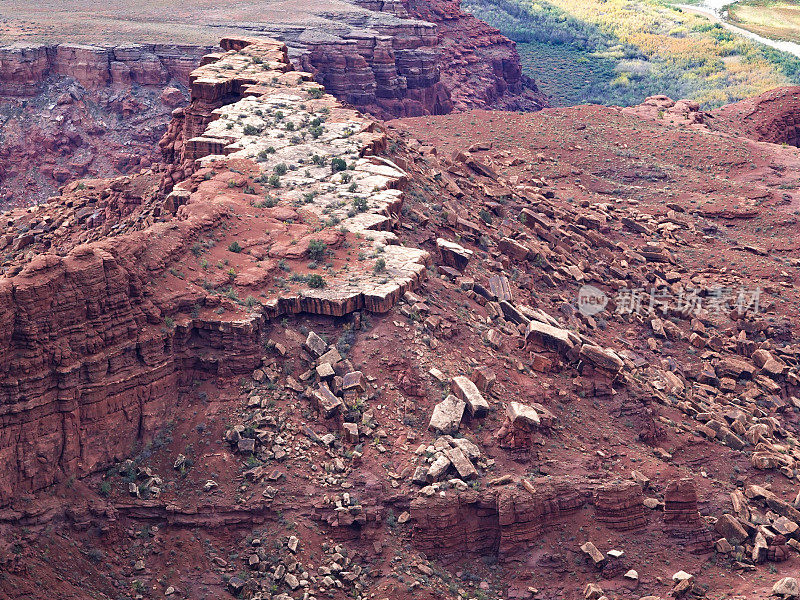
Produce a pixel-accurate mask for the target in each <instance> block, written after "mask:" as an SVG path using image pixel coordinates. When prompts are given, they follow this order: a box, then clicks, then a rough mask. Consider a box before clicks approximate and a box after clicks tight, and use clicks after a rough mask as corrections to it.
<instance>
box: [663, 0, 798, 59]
mask: <svg viewBox="0 0 800 600" xmlns="http://www.w3.org/2000/svg"><path fill="white" fill-rule="evenodd" d="M733 4H736V3H735V2H730V1H727V2H723V1H717V2H706V3H705V4H702V5H699V4H676V5H675V6H676V7H677V8H680V9H681V10H684V11H687V12H691V13H694V14H699V15H703V16H705V17H708V18H709V19H711V20H712V21H714V22H716V23H719V24H720V25H722V26H723V27H725V28H726V29H728V30H729V31H732V32H734V33H736V34H738V35H741V36H744V37H746V38H749V39H751V40H753V41H755V42H758V43H760V44H764V45H765V46H769V47H771V48H775V49H776V50H780V51H781V52H788V53H789V54H792V55H794V56H797V57H800V44H798V43H795V42H791V41H786V40H782V39H772V38H770V37H766V36H765V35H760V34H759V33H756V32H755V31H751V30H750V29H745V28H744V27H740V26H739V25H736V24H734V23H733V22H731V19H730V17H727V18H726V11H725V7H726V6H728V7H730V6H731V5H733ZM740 8H741V7H737V10H739V9H740ZM799 8H800V7H799ZM730 10H731V9H730V8H729V9H728V11H727V14H729V13H730ZM798 15H799V16H800V12H799V13H798Z"/></svg>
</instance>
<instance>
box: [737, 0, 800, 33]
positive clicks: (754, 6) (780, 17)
mask: <svg viewBox="0 0 800 600" xmlns="http://www.w3.org/2000/svg"><path fill="white" fill-rule="evenodd" d="M727 19H728V21H729V22H730V23H731V24H733V25H736V26H738V27H742V28H743V29H747V30H748V31H752V32H753V33H756V34H758V35H761V36H763V37H765V38H768V39H771V40H778V41H784V42H794V43H798V42H800V3H798V2H795V1H791V0H788V1H787V0H746V1H744V2H738V3H736V4H732V5H731V6H730V7H729V8H728V15H727Z"/></svg>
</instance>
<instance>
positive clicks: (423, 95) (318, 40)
mask: <svg viewBox="0 0 800 600" xmlns="http://www.w3.org/2000/svg"><path fill="white" fill-rule="evenodd" d="M354 4H355V5H356V7H358V8H354V9H353V10H351V11H348V12H342V13H331V14H324V15H320V16H322V17H323V18H325V19H326V20H327V22H322V23H319V22H317V23H314V25H313V28H312V27H309V26H308V25H306V24H303V23H297V24H290V25H287V24H281V25H275V24H257V25H252V26H250V27H249V29H252V30H255V31H262V32H265V33H268V34H269V35H272V36H275V37H277V38H279V39H282V40H284V41H285V42H286V43H287V44H288V46H289V53H290V58H291V60H292V62H293V63H294V64H295V65H296V66H297V67H298V68H302V69H303V70H306V71H309V72H311V73H313V74H314V75H315V77H316V79H317V80H318V81H319V82H320V83H322V84H324V85H325V86H326V88H327V89H328V91H330V92H331V93H332V94H334V95H335V96H336V97H337V98H340V99H342V100H344V101H346V102H348V103H350V104H353V105H355V106H358V107H359V108H361V109H362V110H365V111H368V112H371V113H373V114H376V115H378V116H381V117H384V118H390V117H407V116H420V115H440V114H446V113H449V112H451V111H452V110H454V109H455V110H464V109H468V108H486V107H490V106H491V107H495V108H505V109H512V110H539V109H541V108H542V107H544V106H546V105H547V102H546V99H545V97H544V96H543V95H542V94H540V93H539V91H538V89H537V88H536V85H535V84H534V83H533V81H531V80H529V79H527V78H525V77H524V76H523V75H522V71H521V67H520V62H519V55H518V54H517V51H516V47H515V44H514V42H512V41H511V40H509V39H508V38H506V37H504V36H503V35H501V34H500V32H499V31H498V30H497V29H495V28H493V27H491V26H489V25H487V24H486V23H484V22H482V21H480V20H478V19H476V18H475V17H473V16H472V15H469V14H466V13H464V12H463V11H462V10H461V8H460V3H459V2H458V1H452V0H437V1H436V2H416V1H415V0H407V1H405V2H400V1H396V2H374V1H372V0H356V1H355V2H354Z"/></svg>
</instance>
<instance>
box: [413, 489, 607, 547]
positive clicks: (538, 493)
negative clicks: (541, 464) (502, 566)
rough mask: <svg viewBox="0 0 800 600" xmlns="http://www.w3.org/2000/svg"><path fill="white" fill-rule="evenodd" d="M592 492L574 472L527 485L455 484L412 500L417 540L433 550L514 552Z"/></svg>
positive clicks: (528, 543) (555, 522) (414, 539)
mask: <svg viewBox="0 0 800 600" xmlns="http://www.w3.org/2000/svg"><path fill="white" fill-rule="evenodd" d="M590 497H591V496H590V493H589V492H588V491H587V490H586V489H585V487H584V486H582V485H581V484H580V483H579V482H576V481H574V480H572V479H570V478H540V479H536V480H534V481H532V482H529V485H528V486H526V487H519V486H516V485H507V486H502V487H499V488H495V489H487V490H484V491H476V490H464V491H457V490H451V491H448V492H446V493H445V494H444V495H440V494H434V495H432V496H430V497H428V496H425V495H421V496H418V497H416V498H414V500H412V501H411V511H410V512H411V518H412V519H413V521H414V527H413V531H412V540H413V542H414V546H415V547H416V548H418V549H419V550H421V551H423V552H425V553H426V554H428V555H429V556H435V557H449V558H454V557H458V556H465V555H471V554H473V555H474V554H486V553H493V554H499V555H501V556H510V555H513V554H516V553H519V552H522V551H524V550H525V549H526V548H528V547H529V546H530V545H531V544H534V543H536V541H537V540H538V539H540V537H541V536H542V535H543V534H544V533H545V531H546V530H547V529H548V528H549V527H552V526H554V525H555V524H557V523H559V522H560V520H562V519H563V518H565V517H568V516H569V515H571V514H573V513H574V512H575V511H577V510H578V509H580V508H581V507H582V506H583V505H584V504H585V503H586V502H587V501H588V500H589V499H590Z"/></svg>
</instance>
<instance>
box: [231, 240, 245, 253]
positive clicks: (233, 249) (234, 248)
mask: <svg viewBox="0 0 800 600" xmlns="http://www.w3.org/2000/svg"><path fill="white" fill-rule="evenodd" d="M228 250H230V251H231V252H236V253H237V254H238V253H239V252H241V251H242V247H241V246H240V245H239V242H236V241H233V242H231V245H230V246H228Z"/></svg>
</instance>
